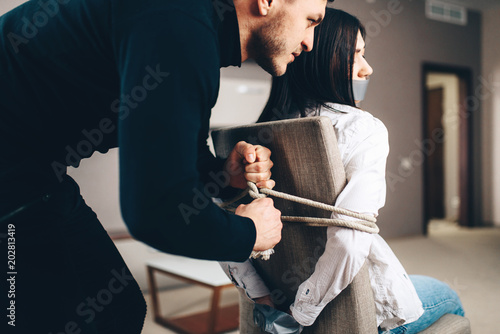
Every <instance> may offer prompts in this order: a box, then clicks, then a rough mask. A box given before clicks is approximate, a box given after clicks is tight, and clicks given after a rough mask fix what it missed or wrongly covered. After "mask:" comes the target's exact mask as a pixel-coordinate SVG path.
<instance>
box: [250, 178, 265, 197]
mask: <svg viewBox="0 0 500 334" xmlns="http://www.w3.org/2000/svg"><path fill="white" fill-rule="evenodd" d="M247 185H248V188H249V189H248V194H249V195H250V196H252V198H255V199H257V198H265V197H267V195H265V194H262V193H260V191H259V188H257V185H256V184H255V183H253V182H251V181H248V182H247Z"/></svg>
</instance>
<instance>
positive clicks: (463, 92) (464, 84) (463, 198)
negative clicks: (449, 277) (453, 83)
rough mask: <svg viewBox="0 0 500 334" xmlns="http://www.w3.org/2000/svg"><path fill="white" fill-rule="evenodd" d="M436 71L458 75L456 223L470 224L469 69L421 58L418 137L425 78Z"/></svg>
mask: <svg viewBox="0 0 500 334" xmlns="http://www.w3.org/2000/svg"><path fill="white" fill-rule="evenodd" d="M431 72H439V73H446V74H455V75H457V76H458V78H459V99H460V101H459V118H460V124H459V139H458V140H459V195H460V210H459V224H460V225H461V226H468V227H471V226H474V209H475V208H474V202H473V198H474V187H473V175H474V174H473V169H472V167H473V161H472V157H473V155H472V144H473V138H472V129H473V124H472V123H473V117H472V112H473V111H472V108H471V107H469V105H468V103H467V97H468V96H472V95H473V87H472V69H471V68H469V67H460V66H452V65H446V64H438V63H430V62H424V63H423V64H422V101H423V103H422V138H423V139H425V136H426V124H427V96H426V89H427V88H426V80H427V74H429V73H431ZM423 156H424V166H426V165H427V155H426V154H424V155H423ZM422 172H423V192H422V199H423V206H424V214H423V219H424V221H423V224H422V226H423V233H424V235H427V234H428V222H429V219H430V215H429V208H428V205H427V201H426V198H425V196H426V193H427V183H428V175H427V171H426V168H425V167H424V168H422Z"/></svg>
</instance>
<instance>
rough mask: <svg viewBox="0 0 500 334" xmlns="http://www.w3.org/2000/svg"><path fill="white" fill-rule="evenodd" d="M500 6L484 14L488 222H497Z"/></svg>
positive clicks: (485, 206) (499, 192)
mask: <svg viewBox="0 0 500 334" xmlns="http://www.w3.org/2000/svg"><path fill="white" fill-rule="evenodd" d="M499 18H500V8H496V9H493V10H490V11H488V12H486V13H484V15H483V49H482V52H483V56H482V62H483V77H484V78H485V79H486V82H487V83H488V85H486V88H487V89H486V90H485V94H484V95H485V100H484V102H483V122H482V130H483V131H482V142H483V151H482V158H483V161H484V165H483V170H482V171H483V175H484V178H483V210H484V220H485V221H486V222H487V223H490V224H494V225H497V226H500V172H499V171H500V131H499V129H500V43H499V41H500V19H499Z"/></svg>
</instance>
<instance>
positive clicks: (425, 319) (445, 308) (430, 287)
mask: <svg viewBox="0 0 500 334" xmlns="http://www.w3.org/2000/svg"><path fill="white" fill-rule="evenodd" d="M410 279H411V281H412V282H413V285H414V286H415V289H416V290H417V294H418V296H419V297H420V300H421V301H422V305H423V307H424V311H425V312H424V314H422V316H421V317H420V318H419V319H418V320H417V321H414V322H412V323H409V324H405V325H402V326H400V327H397V328H394V329H391V330H389V331H383V330H379V333H380V334H403V333H404V334H413V333H419V332H421V331H423V330H425V329H426V328H427V327H429V326H431V325H432V324H433V323H434V322H436V321H437V320H438V319H439V318H441V317H442V316H443V315H445V314H447V313H451V314H457V315H460V316H464V310H463V307H462V303H461V302H460V298H459V297H458V295H457V294H456V292H455V291H453V290H452V289H451V288H450V287H449V286H448V284H446V283H443V282H441V281H439V280H437V279H435V278H432V277H427V276H420V275H410Z"/></svg>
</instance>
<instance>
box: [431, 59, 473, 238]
mask: <svg viewBox="0 0 500 334" xmlns="http://www.w3.org/2000/svg"><path fill="white" fill-rule="evenodd" d="M422 73H423V80H422V82H423V117H422V118H423V127H422V128H423V143H422V144H423V145H422V146H423V147H424V148H425V150H426V152H425V153H426V154H424V187H423V190H424V191H423V193H424V199H423V203H424V215H423V217H424V222H423V230H424V234H425V235H427V234H428V228H429V222H430V221H431V220H440V221H450V222H456V223H458V224H459V225H461V226H472V224H473V222H472V221H473V220H472V217H473V216H472V214H473V213H472V209H473V206H472V170H471V166H472V164H471V128H472V127H471V118H470V117H468V116H469V115H470V114H471V113H470V112H469V110H467V96H470V94H469V92H470V89H471V70H470V69H467V68H456V67H449V66H445V65H438V64H428V63H426V64H424V65H423V71H422Z"/></svg>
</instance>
